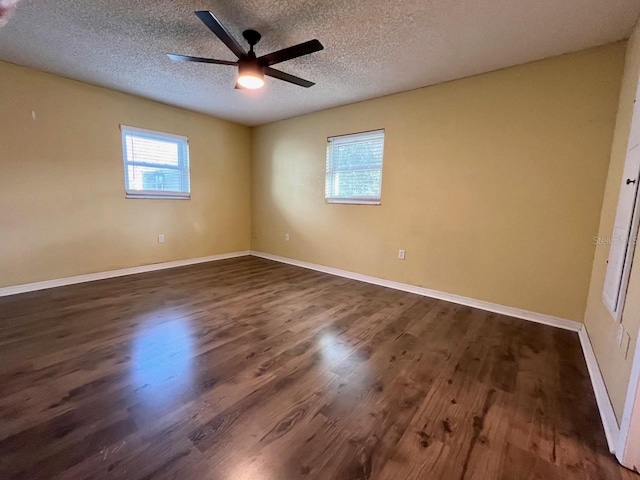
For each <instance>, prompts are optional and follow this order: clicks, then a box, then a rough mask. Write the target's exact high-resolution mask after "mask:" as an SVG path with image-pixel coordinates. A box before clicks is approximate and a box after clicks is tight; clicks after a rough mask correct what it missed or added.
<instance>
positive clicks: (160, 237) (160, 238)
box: [158, 234, 164, 243]
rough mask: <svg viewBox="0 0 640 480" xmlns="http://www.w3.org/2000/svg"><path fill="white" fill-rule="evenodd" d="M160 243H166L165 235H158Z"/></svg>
mask: <svg viewBox="0 0 640 480" xmlns="http://www.w3.org/2000/svg"><path fill="white" fill-rule="evenodd" d="M158 243H164V235H162V234H160V235H158Z"/></svg>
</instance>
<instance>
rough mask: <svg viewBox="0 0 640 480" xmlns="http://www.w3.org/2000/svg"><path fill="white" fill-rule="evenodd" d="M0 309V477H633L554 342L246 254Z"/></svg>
mask: <svg viewBox="0 0 640 480" xmlns="http://www.w3.org/2000/svg"><path fill="white" fill-rule="evenodd" d="M0 312H1V317H2V319H1V321H0V478H2V479H13V478H25V479H27V478H28V479H37V478H42V479H51V478H69V479H85V478H86V479H102V478H109V479H113V478H122V479H131V480H133V479H142V478H153V479H156V478H158V479H160V478H162V479H165V478H166V479H168V478H180V479H192V478H193V479H204V478H210V479H222V480H227V479H229V480H238V479H240V480H243V479H247V480H248V479H251V480H276V479H278V480H280V479H296V478H305V479H306V478H316V479H323V480H326V479H399V480H404V479H436V480H437V479H463V480H466V479H481V480H490V479H501V480H514V479H517V480H520V479H545V480H553V479H563V480H566V479H580V480H583V479H611V480H616V479H627V478H629V479H631V478H636V476H635V474H633V473H631V472H629V471H627V470H625V469H623V468H622V467H620V466H619V465H618V464H617V463H616V462H615V460H614V459H613V457H612V456H611V455H609V453H608V451H607V446H606V441H605V436H604V432H603V430H602V426H601V424H600V420H599V416H598V410H597V407H596V403H595V399H594V395H593V392H592V389H591V385H590V382H589V378H588V373H587V369H586V365H585V363H584V359H583V357H582V353H581V350H580V344H579V341H578V336H577V334H575V333H572V332H568V331H563V330H559V329H555V328H552V327H547V326H543V325H536V324H533V323H529V322H526V321H522V320H517V319H513V318H509V317H504V316H501V315H497V314H492V313H487V312H484V311H481V310H475V309H472V308H467V307H462V306H458V305H454V304H450V303H447V302H442V301H437V300H432V299H428V298H423V297H419V296H416V295H412V294H408V293H403V292H398V291H395V290H390V289H386V288H382V287H377V286H373V285H368V284H365V283H359V282H356V281H352V280H347V279H343V278H339V277H334V276H331V275H327V274H323V273H318V272H313V271H310V270H305V269H301V268H297V267H292V266H288V265H282V264H278V263H275V262H271V261H268V260H264V259H258V258H255V257H243V258H239V259H234V260H225V261H221V262H215V263H208V264H201V265H197V266H190V267H183V268H178V269H173V270H165V271H161V272H154V273H148V274H142V275H135V276H128V277H121V278H115V279H110V280H104V281H99V282H92V283H86V284H81V285H75V286H69V287H62V288H57V289H52V290H47V291H41V292H34V293H29V294H23V295H18V296H12V297H5V298H1V299H0Z"/></svg>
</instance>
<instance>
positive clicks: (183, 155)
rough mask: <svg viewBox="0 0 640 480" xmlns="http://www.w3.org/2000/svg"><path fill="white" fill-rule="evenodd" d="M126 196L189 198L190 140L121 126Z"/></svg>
mask: <svg viewBox="0 0 640 480" xmlns="http://www.w3.org/2000/svg"><path fill="white" fill-rule="evenodd" d="M121 130H122V151H123V156H124V182H125V189H126V193H127V198H178V199H180V198H183V199H184V198H186V199H188V198H190V192H191V188H190V185H189V143H188V142H189V140H188V139H187V137H181V136H179V135H172V134H169V133H162V132H152V131H150V130H143V129H141V128H135V127H127V126H125V125H122V126H121Z"/></svg>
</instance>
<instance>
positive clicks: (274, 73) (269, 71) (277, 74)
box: [264, 67, 315, 88]
mask: <svg viewBox="0 0 640 480" xmlns="http://www.w3.org/2000/svg"><path fill="white" fill-rule="evenodd" d="M264 74H265V75H269V76H270V77H273V78H277V79H278V80H284V81H285V82H289V83H293V84H294V85H300V86H301V87H305V88H309V87H312V86H313V85H315V83H313V82H310V81H309V80H305V79H304V78H300V77H296V76H294V75H289V74H288V73H284V72H281V71H280V70H276V69H275V68H271V67H265V69H264Z"/></svg>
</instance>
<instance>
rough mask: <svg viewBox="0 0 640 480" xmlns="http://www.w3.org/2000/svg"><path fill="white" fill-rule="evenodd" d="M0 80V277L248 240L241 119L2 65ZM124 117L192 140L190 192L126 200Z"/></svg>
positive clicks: (21, 277)
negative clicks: (233, 120) (184, 195)
mask: <svg viewBox="0 0 640 480" xmlns="http://www.w3.org/2000/svg"><path fill="white" fill-rule="evenodd" d="M0 85H2V88H0V149H1V150H0V225H1V230H0V286H7V285H15V284H21V283H27V282H34V281H39V280H47V279H53V278H60V277H67V276H71V275H78V274H84V273H90V272H100V271H105V270H112V269H117V268H123V267H131V266H137V265H143V264H149V263H155V262H163V261H169V260H177V259H183V258H193V257H200V256H206V255H212V254H217V253H223V252H231V251H238V250H246V249H248V248H249V239H250V200H249V199H250V192H249V188H250V181H249V179H250V173H249V169H250V133H249V129H248V128H246V127H243V126H239V125H236V124H232V123H228V122H224V121H221V120H216V119H214V118H211V117H207V116H204V115H200V114H196V113H191V112H188V111H185V110H181V109H177V108H173V107H168V106H165V105H161V104H159V103H154V102H151V101H148V100H144V99H141V98H138V97H133V96H130V95H125V94H122V93H116V92H114V91H111V90H107V89H103V88H98V87H93V86H90V85H86V84H83V83H79V82H75V81H71V80H66V79H63V78H60V77H56V76H53V75H48V74H45V73H41V72H36V71H34V70H30V69H26V68H22V67H18V66H15V65H11V64H8V63H2V62H0ZM32 111H34V112H35V113H36V120H35V121H34V120H33V119H32V116H31V112H32ZM120 124H127V125H133V126H137V127H143V128H147V129H152V130H159V131H165V132H171V133H176V134H182V135H186V136H188V137H189V145H190V159H191V189H192V198H191V200H188V201H186V200H182V201H178V200H139V199H135V200H134V199H130V200H127V199H125V197H124V178H123V165H122V143H121V137H120V128H119V125H120ZM160 233H163V234H164V235H165V236H166V243H164V244H159V243H158V240H157V236H158V234H160Z"/></svg>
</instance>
